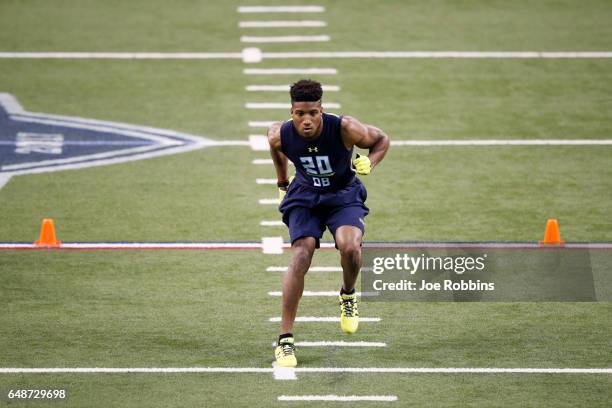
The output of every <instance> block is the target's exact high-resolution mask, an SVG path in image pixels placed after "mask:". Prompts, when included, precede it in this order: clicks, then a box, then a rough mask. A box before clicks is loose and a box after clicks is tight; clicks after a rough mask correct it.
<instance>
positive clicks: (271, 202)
mask: <svg viewBox="0 0 612 408" xmlns="http://www.w3.org/2000/svg"><path fill="white" fill-rule="evenodd" d="M259 204H261V205H279V204H280V200H279V199H278V198H260V199H259Z"/></svg>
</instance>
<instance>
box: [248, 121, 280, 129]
mask: <svg viewBox="0 0 612 408" xmlns="http://www.w3.org/2000/svg"><path fill="white" fill-rule="evenodd" d="M273 123H275V121H273V120H272V121H265V122H264V121H255V120H252V121H249V127H252V128H269V127H270V126H272V124H273Z"/></svg>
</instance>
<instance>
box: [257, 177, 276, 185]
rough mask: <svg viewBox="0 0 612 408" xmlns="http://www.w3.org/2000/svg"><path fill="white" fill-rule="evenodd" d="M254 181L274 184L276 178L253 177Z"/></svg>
mask: <svg viewBox="0 0 612 408" xmlns="http://www.w3.org/2000/svg"><path fill="white" fill-rule="evenodd" d="M255 183H257V184H274V185H276V179H267V178H257V179H255Z"/></svg>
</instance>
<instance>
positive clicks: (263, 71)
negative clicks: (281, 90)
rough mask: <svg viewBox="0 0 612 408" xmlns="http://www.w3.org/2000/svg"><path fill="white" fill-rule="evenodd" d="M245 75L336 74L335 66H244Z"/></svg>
mask: <svg viewBox="0 0 612 408" xmlns="http://www.w3.org/2000/svg"><path fill="white" fill-rule="evenodd" d="M242 72H243V73H244V74H246V75H336V74H337V73H338V70H337V69H336V68H245V69H244V70H243V71H242Z"/></svg>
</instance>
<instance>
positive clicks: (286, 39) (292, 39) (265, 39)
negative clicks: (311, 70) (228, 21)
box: [240, 35, 331, 56]
mask: <svg viewBox="0 0 612 408" xmlns="http://www.w3.org/2000/svg"><path fill="white" fill-rule="evenodd" d="M329 40H331V37H330V36H329V35H285V36H251V35H243V36H242V37H240V42H243V43H260V44H266V43H298V42H328V41H329ZM262 56H263V53H262Z"/></svg>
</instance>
